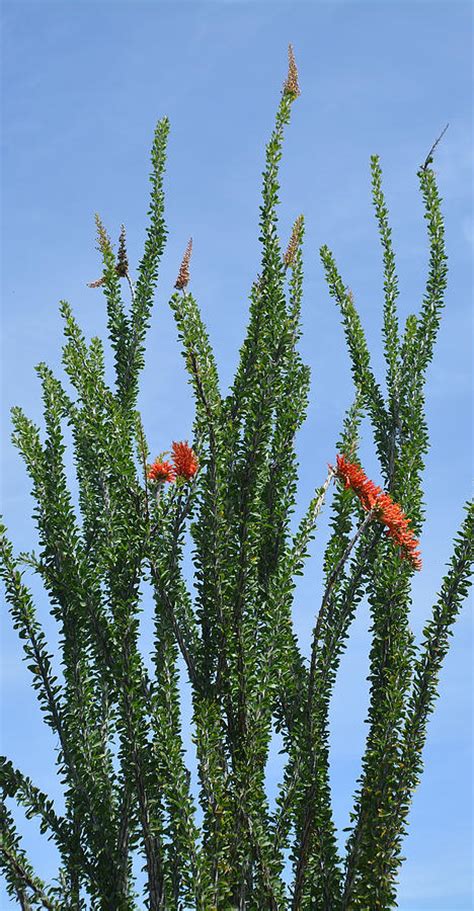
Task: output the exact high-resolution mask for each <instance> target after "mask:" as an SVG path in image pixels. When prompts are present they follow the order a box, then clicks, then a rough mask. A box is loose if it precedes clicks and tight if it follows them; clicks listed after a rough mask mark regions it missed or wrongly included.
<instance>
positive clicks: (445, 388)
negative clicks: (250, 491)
mask: <svg viewBox="0 0 474 911" xmlns="http://www.w3.org/2000/svg"><path fill="white" fill-rule="evenodd" d="M2 13H3V57H4V59H3V92H4V98H3V131H2V132H3V202H2V223H3V231H2V254H3V269H2V303H3V308H2V345H3V350H2V365H3V371H2V420H3V425H2V439H3V441H4V445H3V446H2V486H3V497H2V501H3V511H4V514H5V517H6V521H7V524H8V526H9V528H10V532H11V535H12V538H13V540H14V543H15V546H16V548H17V550H25V549H28V548H31V547H32V546H34V541H35V538H34V530H33V526H32V522H31V520H30V518H29V516H30V514H31V509H32V501H31V499H30V496H29V487H28V482H27V481H25V475H24V472H23V466H22V464H21V462H20V459H19V457H18V455H17V454H16V451H15V450H13V448H12V447H11V446H10V445H9V443H8V437H9V433H10V430H9V409H10V407H11V405H13V404H21V405H22V406H23V407H24V408H25V410H26V412H27V414H29V415H30V416H31V417H33V418H34V419H35V420H38V421H39V420H40V415H41V408H40V396H39V389H38V384H37V381H36V377H35V374H34V371H33V367H34V365H35V364H37V363H38V362H39V361H40V360H45V361H46V362H47V363H48V364H49V365H50V366H52V367H53V368H57V369H59V364H60V349H61V331H62V329H61V322H60V318H59V315H58V310H57V303H58V301H59V300H60V299H61V298H66V299H67V300H69V302H70V303H71V305H72V306H73V308H74V311H75V313H76V315H77V316H78V318H79V320H80V322H81V324H82V326H83V327H84V329H85V331H86V332H87V333H88V334H89V335H91V334H103V333H104V325H105V319H104V308H103V304H102V298H101V295H100V292H98V291H95V292H94V291H91V290H89V289H88V288H87V287H86V282H87V281H90V280H91V279H94V278H96V277H97V275H98V274H99V262H98V254H97V252H96V250H95V239H94V224H93V215H94V212H95V211H98V212H100V214H101V216H102V217H103V219H104V221H105V223H106V225H107V226H108V228H109V229H110V231H111V233H112V234H113V235H114V236H115V235H118V231H119V227H120V224H121V222H122V221H123V222H124V223H125V225H126V226H127V230H128V239H129V255H130V259H131V262H132V263H133V262H136V261H137V259H138V257H139V256H140V253H141V245H142V243H143V237H144V229H145V224H146V209H147V204H148V203H147V194H148V171H149V149H150V145H151V140H152V135H153V129H154V124H155V121H156V120H157V119H158V118H159V117H161V116H162V115H163V114H167V115H168V116H169V117H170V119H171V136H170V146H169V158H168V168H167V178H166V191H167V223H168V227H169V232H170V234H169V240H168V244H167V248H166V252H165V256H164V260H163V264H162V268H161V274H160V282H159V288H158V292H157V298H156V309H155V314H154V321H153V326H152V329H151V331H150V335H149V341H148V356H147V366H146V369H145V371H144V375H143V380H142V394H141V407H142V409H143V415H144V420H145V425H146V429H147V433H148V438H149V441H150V444H151V447H152V449H153V450H156V451H159V450H161V449H164V448H166V446H167V445H168V444H169V441H170V440H171V439H183V438H185V437H186V436H189V434H190V430H191V424H192V402H191V398H190V393H189V388H188V386H187V384H186V380H185V376H184V371H183V366H182V360H181V356H180V352H179V348H178V344H177V341H176V335H175V329H174V326H173V321H172V318H171V316H170V313H169V311H168V308H167V300H168V298H169V295H170V293H171V289H172V286H173V283H174V280H175V277H176V274H177V270H178V267H179V262H180V259H181V255H182V251H183V249H184V247H185V245H186V242H187V239H188V237H189V236H190V235H192V236H193V238H194V254H193V262H192V289H193V292H194V293H195V294H196V296H197V299H198V301H199V302H200V304H201V307H202V310H203V314H204V317H205V320H206V322H207V324H208V326H209V330H210V334H211V338H212V340H213V343H214V345H215V350H216V353H217V357H218V362H219V365H220V368H221V377H222V383H223V386H226V385H227V384H228V382H229V380H230V378H231V376H232V371H233V368H234V367H235V363H236V357H237V351H238V347H239V344H240V341H241V339H242V335H243V332H244V328H245V323H246V315H247V294H248V290H249V288H250V285H251V282H252V281H253V279H254V277H255V275H256V273H257V272H258V258H259V247H258V242H257V234H258V232H257V223H258V206H259V189H260V177H261V171H262V167H263V155H264V145H265V142H266V140H267V138H268V135H269V132H270V130H271V127H272V120H273V116H274V111H275V108H276V104H277V101H278V95H279V90H280V87H281V84H282V81H283V78H284V76H285V70H286V46H287V44H288V42H289V41H292V42H293V44H294V47H295V53H296V56H297V61H298V66H299V70H300V81H301V86H302V95H301V98H300V99H298V103H297V104H295V105H294V110H293V119H292V124H291V126H290V128H289V130H288V133H287V140H286V145H285V154H284V160H283V164H282V174H281V177H282V181H281V182H282V192H281V199H282V209H281V233H282V237H283V238H286V237H287V235H288V233H289V230H290V225H291V222H292V221H293V220H294V218H295V217H296V215H298V214H299V212H300V211H302V212H304V214H305V216H306V223H307V234H306V244H305V252H306V282H305V304H304V311H303V318H304V338H303V340H302V351H303V354H304V357H305V358H306V360H307V361H308V362H309V363H310V364H311V367H312V395H311V407H310V411H309V416H308V420H307V423H306V426H305V428H304V429H303V430H302V432H301V434H300V439H299V454H300V460H301V490H300V509H301V511H302V510H303V508H304V505H305V503H306V502H307V501H308V499H309V498H310V496H311V493H312V490H313V488H314V486H316V485H318V484H320V483H321V482H322V479H323V478H324V476H325V470H326V463H327V462H328V461H329V460H331V459H332V458H333V457H334V446H335V441H336V439H337V437H338V434H339V430H340V425H341V420H342V416H343V413H344V411H345V409H346V407H347V405H348V403H349V401H350V399H351V383H350V371H349V365H348V358H347V355H346V351H345V347H344V342H343V336H342V330H341V327H340V323H339V318H338V314H337V312H336V309H335V306H334V304H333V302H332V301H331V300H330V298H329V295H328V292H327V290H326V288H325V285H324V281H323V275H322V268H321V265H320V262H319V258H318V248H319V246H320V245H321V244H322V243H327V244H328V245H329V246H330V247H331V248H332V249H333V251H334V253H335V255H336V258H337V261H338V264H339V266H340V269H341V271H342V273H343V276H344V280H345V282H346V283H347V284H349V285H350V287H351V288H352V290H353V293H354V297H355V301H356V303H357V305H358V307H359V311H360V314H361V318H362V320H363V323H364V326H365V328H366V332H367V336H368V340H369V344H370V347H371V350H372V352H373V358H374V364H375V367H376V369H377V370H378V371H379V375H381V373H380V371H381V370H382V362H381V345H380V323H381V305H382V276H381V258H380V250H379V247H378V242H377V233H376V229H375V224H374V218H373V213H372V210H371V204H370V182H369V158H370V155H371V154H372V153H378V154H380V155H381V158H382V166H383V170H384V181H385V189H386V195H387V200H388V204H389V207H390V211H391V221H392V226H393V234H394V242H395V247H396V250H397V254H398V271H399V277H400V289H401V295H400V311H401V315H402V317H404V316H406V314H407V313H408V312H412V311H413V310H416V309H418V307H419V306H420V302H421V297H422V294H423V283H424V278H425V274H426V261H427V244H426V238H425V231H424V222H423V212H422V206H421V201H420V196H419V193H418V188H417V179H416V170H417V167H418V165H419V164H420V163H421V161H422V160H423V159H424V157H425V154H426V152H427V150H428V148H429V147H430V145H431V142H432V141H433V139H434V138H435V137H436V135H437V134H438V133H439V132H440V130H441V128H442V127H443V126H444V124H445V123H446V121H449V122H450V127H449V130H448V132H447V134H446V136H445V137H444V139H443V142H442V144H441V146H440V148H439V150H438V153H437V156H436V165H435V167H436V171H437V173H438V175H439V185H440V190H441V193H442V195H443V197H444V211H445V215H446V236H447V246H448V252H449V267H450V271H449V288H448V293H447V298H446V311H445V315H444V319H443V324H442V329H441V334H440V338H439V342H438V346H437V350H436V356H435V362H434V364H433V365H432V367H431V368H430V371H429V377H428V385H427V412H428V421H429V428H430V432H431V442H432V446H431V450H430V453H429V456H428V458H427V465H426V502H427V520H426V525H425V531H424V534H423V537H422V551H423V558H424V569H423V572H422V573H421V574H420V575H419V577H418V578H417V580H416V585H415V592H414V604H413V625H414V629H415V631H416V633H417V634H419V632H420V630H421V628H422V625H423V622H424V620H425V618H427V616H428V614H429V611H430V609H431V605H432V603H433V600H434V598H435V594H436V591H437V588H438V586H439V581H440V578H441V575H442V573H443V566H444V564H445V563H446V561H447V560H448V559H449V556H450V541H451V539H452V536H453V534H454V533H455V531H456V529H457V528H458V526H459V524H460V521H461V516H462V503H463V501H464V500H465V499H466V498H467V496H468V494H469V489H470V465H471V453H472V441H471V428H472V420H471V414H472V412H471V389H472V363H471V347H472V324H471V294H472V272H471V260H472V252H473V241H474V223H473V210H472V173H471V157H472V93H471V88H470V87H471V60H470V58H471V41H472V7H471V5H470V4H469V3H459V2H456V0H449V2H422V0H419V2H416V0H412V2H407V3H404V2H378V3H365V2H358V0H354V2H313V3H311V2H307V3H306V2H293V3H286V2H275V0H268V2H265V0H261V2H248V3H247V2H224V0H222V2H218V0H214V2H209V3H201V2H179V0H178V2H174V3H169V4H168V3H162V2H152V0H149V2H132V0H129V2H122V3H117V2H114V0H103V2H94V3H88V2H80V0H77V2H72V0H70V2H68V0H63V2H58V3H51V2H49V0H37V2H28V3H27V2H22V0H16V2H10V3H8V2H5V3H4V4H3V8H2ZM362 451H363V457H364V463H365V466H366V468H367V470H368V471H369V473H372V474H374V475H375V477H376V478H377V474H376V462H375V458H374V454H373V447H372V442H371V439H370V435H369V433H368V432H367V433H366V435H365V439H364V444H363V450H362ZM325 532H326V526H325V524H324V522H323V523H322V525H321V533H320V535H319V537H318V538H317V540H316V542H315V544H314V548H313V551H314V553H313V559H312V561H311V563H310V565H309V567H308V572H307V575H306V577H305V579H304V580H303V581H302V582H301V584H300V585H299V587H298V589H297V601H296V606H295V624H296V628H297V630H298V634H299V635H300V637H301V643H302V648H304V649H305V650H306V651H307V649H308V642H309V635H310V630H311V626H312V622H313V618H314V613H315V610H316V607H317V604H318V596H320V593H321V583H320V576H321V553H322V547H323V543H324V537H325ZM35 593H36V594H37V599H38V607H39V610H40V612H41V615H42V617H43V618H44V623H45V627H46V629H47V630H48V632H49V633H50V634H51V636H52V637H53V641H54V637H55V635H56V634H55V630H54V627H53V624H52V621H51V619H50V618H48V613H47V604H46V602H45V599H44V597H43V596H42V593H41V591H40V590H39V588H38V586H35ZM367 627H368V617H367V614H366V612H365V611H364V609H362V610H361V612H360V615H359V616H358V618H357V621H356V623H355V626H354V630H353V635H352V637H351V641H350V645H349V650H348V652H347V654H346V656H345V659H344V662H343V666H342V671H341V678H340V681H339V683H338V686H337V689H336V693H335V699H334V707H333V713H332V745H333V757H332V759H333V788H334V800H335V811H336V819H337V823H338V825H339V826H340V827H341V829H342V828H343V827H344V826H345V825H346V824H347V816H348V812H349V809H350V806H351V795H352V792H353V788H354V782H355V779H356V777H357V774H358V770H359V762H360V754H361V751H362V748H363V738H364V734H365V728H364V725H363V723H362V721H363V717H364V711H365V706H366V701H367V695H366V693H367V685H366V682H365V675H366V673H367V651H368V646H369V640H368V635H367ZM1 630H2V655H3V659H2V697H3V714H2V742H3V750H2V751H3V752H5V751H8V753H9V755H10V756H11V757H12V759H13V760H14V762H15V764H17V765H18V766H19V767H20V768H22V769H23V770H24V771H25V772H27V773H28V774H30V775H31V776H32V777H33V779H34V780H35V781H36V782H37V784H38V785H39V786H41V787H42V788H43V789H44V790H47V791H48V790H49V791H50V792H51V793H52V794H54V795H58V787H57V784H56V783H55V779H54V769H53V765H52V763H51V745H52V741H51V737H50V735H49V731H48V730H46V729H44V727H43V725H42V722H41V719H40V715H39V711H38V709H37V706H36V703H35V698H34V695H33V693H32V691H31V690H30V689H29V678H28V672H27V670H26V668H25V666H24V665H23V664H22V662H21V650H20V647H19V645H18V643H17V641H16V638H15V636H14V634H13V633H12V631H11V629H10V625H9V622H8V617H7V615H6V610H5V609H4V610H3V611H2V615H1ZM145 642H146V635H145ZM472 683H473V679H472V621H471V612H470V611H469V609H468V608H466V607H465V609H464V611H463V614H462V617H461V618H460V620H459V622H458V624H457V627H456V631H455V635H454V638H453V642H452V648H451V652H450V654H449V656H448V660H447V661H446V665H445V668H444V670H443V674H442V680H441V690H442V696H441V699H440V701H439V704H438V706H437V710H436V714H435V716H434V717H433V720H432V722H431V725H430V732H429V735H430V736H429V742H428V746H427V750H426V754H425V755H426V764H427V767H426V771H425V774H424V778H423V781H422V784H421V787H420V789H419V791H418V793H417V794H416V796H415V799H414V803H413V811H412V814H411V826H410V834H409V837H408V838H407V841H406V846H405V847H406V850H405V853H406V855H407V861H406V864H405V866H404V869H403V872H402V875H401V884H400V899H399V904H400V908H401V909H402V911H457V909H463V911H466V909H468V908H471V907H472V897H473V895H472V874H473V869H472V845H473V837H472V836H473V829H472V823H473V814H472V809H473V804H472V789H471V773H472V758H473V757H472V692H473V687H472ZM278 773H279V766H278V764H277V760H276V758H275V759H274V761H273V763H272V766H271V768H270V771H269V785H270V787H271V788H272V787H274V782H275V781H276V780H277V778H278ZM21 829H22V831H23V830H24V831H25V832H28V833H29V834H28V835H27V838H26V842H25V844H26V845H27V846H28V848H29V850H30V851H31V857H32V859H33V860H34V862H35V864H36V866H37V869H38V872H39V873H40V874H41V875H44V876H46V877H51V876H52V875H54V861H55V856H54V851H53V849H52V848H51V846H50V845H47V846H46V847H45V846H44V844H43V843H42V842H40V840H39V838H38V836H37V834H36V832H35V829H34V825H33V826H32V824H31V823H27V824H26V826H25V825H23V824H21ZM0 903H1V904H0V907H1V909H2V911H3V909H7V908H9V907H11V905H10V904H9V903H8V899H7V898H6V896H5V893H4V892H0Z"/></svg>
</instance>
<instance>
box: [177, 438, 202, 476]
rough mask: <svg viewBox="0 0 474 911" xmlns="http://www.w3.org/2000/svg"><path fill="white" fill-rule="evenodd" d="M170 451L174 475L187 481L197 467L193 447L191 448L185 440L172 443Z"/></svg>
mask: <svg viewBox="0 0 474 911" xmlns="http://www.w3.org/2000/svg"><path fill="white" fill-rule="evenodd" d="M171 452H172V458H173V465H174V472H175V475H176V477H177V478H184V479H185V480H186V481H189V480H190V479H191V478H192V477H194V475H195V474H196V472H197V470H198V468H199V464H198V460H197V458H196V453H195V452H194V449H191V446H190V445H189V443H188V442H187V441H185V442H184V443H173V444H172V446H171Z"/></svg>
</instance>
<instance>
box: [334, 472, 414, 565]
mask: <svg viewBox="0 0 474 911" xmlns="http://www.w3.org/2000/svg"><path fill="white" fill-rule="evenodd" d="M336 462H337V468H336V474H337V476H338V478H340V479H341V480H343V481H344V486H345V487H346V488H347V487H350V488H352V490H353V491H354V493H356V494H357V496H358V497H359V500H360V502H361V503H362V506H363V507H364V509H365V510H367V511H368V512H370V510H371V509H374V507H375V508H376V510H377V518H378V519H379V521H380V522H383V523H384V525H386V526H387V535H388V536H389V537H390V538H392V540H393V541H394V542H395V544H398V546H399V547H400V548H401V555H402V557H403V558H404V559H407V560H410V562H411V563H412V564H413V566H414V567H415V569H421V557H420V551H419V549H418V548H419V542H418V541H417V539H416V537H415V535H414V533H413V531H412V529H411V528H410V520H409V519H408V518H407V516H406V515H405V513H404V512H403V509H402V508H401V507H400V506H399V505H398V503H395V502H394V501H393V500H392V498H391V496H390V494H388V493H384V492H383V491H382V488H381V487H377V485H376V484H374V482H373V481H371V480H370V479H369V478H368V477H367V475H366V474H365V472H364V471H363V470H362V468H360V466H359V465H355V464H354V463H353V462H349V461H348V459H346V457H345V456H344V455H342V456H340V455H338V456H337V457H336Z"/></svg>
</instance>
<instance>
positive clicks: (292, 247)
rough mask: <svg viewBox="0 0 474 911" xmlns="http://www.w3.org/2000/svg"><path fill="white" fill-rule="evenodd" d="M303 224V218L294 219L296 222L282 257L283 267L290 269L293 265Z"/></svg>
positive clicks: (300, 216) (299, 216)
mask: <svg viewBox="0 0 474 911" xmlns="http://www.w3.org/2000/svg"><path fill="white" fill-rule="evenodd" d="M303 222H304V219H303V216H302V215H298V218H297V219H296V221H295V223H294V225H293V230H292V232H291V237H290V240H289V242H288V246H287V248H286V253H284V255H283V262H284V263H285V266H288V267H290V266H292V265H293V261H294V258H295V254H296V251H297V249H298V245H299V243H300V240H301V231H302V228H303Z"/></svg>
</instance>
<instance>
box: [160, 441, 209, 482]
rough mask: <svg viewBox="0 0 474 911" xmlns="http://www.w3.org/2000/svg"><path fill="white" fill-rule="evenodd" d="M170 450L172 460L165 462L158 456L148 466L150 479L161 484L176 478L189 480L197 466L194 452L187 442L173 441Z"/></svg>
mask: <svg viewBox="0 0 474 911" xmlns="http://www.w3.org/2000/svg"><path fill="white" fill-rule="evenodd" d="M171 450H172V460H173V461H172V462H167V461H165V460H163V459H162V458H161V457H158V458H157V459H155V461H154V462H153V465H151V466H150V468H149V469H148V475H147V477H148V478H149V480H150V481H158V482H159V483H162V484H163V483H164V482H165V481H169V482H170V483H171V482H173V481H175V480H176V478H184V480H186V481H189V480H190V479H191V478H192V477H193V475H195V474H196V472H197V470H198V468H199V465H198V460H197V458H196V453H195V452H194V450H193V449H191V446H190V445H189V444H188V443H187V442H185V443H173V444H172V447H171Z"/></svg>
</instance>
